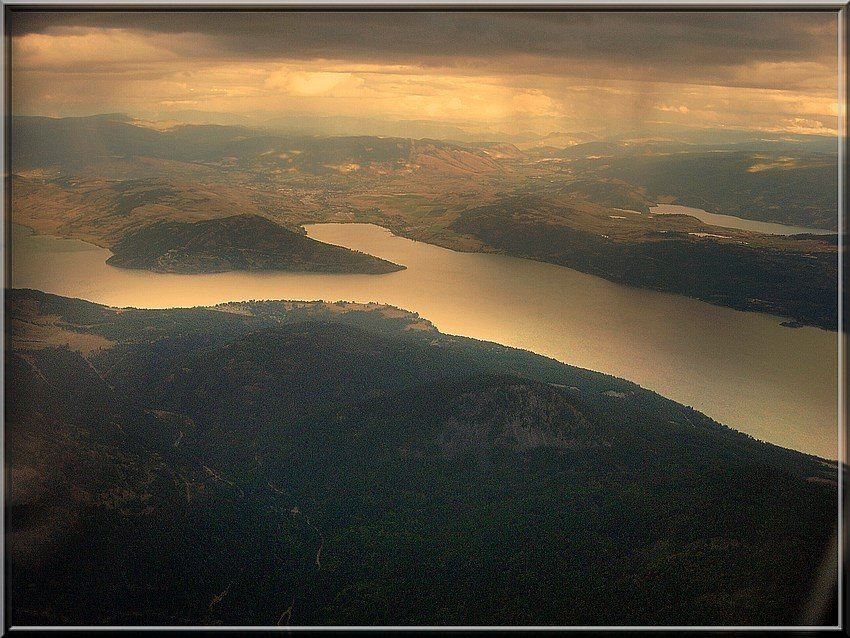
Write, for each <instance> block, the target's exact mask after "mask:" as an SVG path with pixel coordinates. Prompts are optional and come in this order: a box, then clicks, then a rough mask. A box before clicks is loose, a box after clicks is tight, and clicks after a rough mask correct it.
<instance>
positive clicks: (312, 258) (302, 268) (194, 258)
mask: <svg viewBox="0 0 850 638" xmlns="http://www.w3.org/2000/svg"><path fill="white" fill-rule="evenodd" d="M112 252H113V253H114V254H113V256H112V257H110V258H109V259H108V260H107V261H106V263H108V264H109V265H111V266H118V267H120V268H136V269H143V270H151V271H154V272H170V273H214V272H227V271H232V270H249V271H257V270H282V271H295V272H323V273H361V274H384V273H391V272H396V271H399V270H403V269H404V266H400V265H398V264H394V263H392V262H389V261H386V260H384V259H380V258H378V257H373V256H372V255H367V254H365V253H361V252H357V251H354V250H350V249H348V248H344V247H342V246H333V245H331V244H325V243H322V242H319V241H316V240H315V239H310V238H309V237H306V236H305V235H303V234H300V233H298V232H295V231H292V230H288V229H286V228H284V227H283V226H281V225H279V224H277V223H275V222H273V221H271V220H270V219H266V218H265V217H263V216H261V215H253V214H243V215H233V216H231V217H224V218H219V219H210V220H201V221H196V222H181V221H160V222H155V223H153V224H150V225H147V226H145V227H143V228H142V229H141V230H138V231H136V232H131V233H129V234H127V235H126V236H125V237H124V238H122V239H121V240H120V241H118V242H117V243H116V244H115V245H114V246H113V247H112Z"/></svg>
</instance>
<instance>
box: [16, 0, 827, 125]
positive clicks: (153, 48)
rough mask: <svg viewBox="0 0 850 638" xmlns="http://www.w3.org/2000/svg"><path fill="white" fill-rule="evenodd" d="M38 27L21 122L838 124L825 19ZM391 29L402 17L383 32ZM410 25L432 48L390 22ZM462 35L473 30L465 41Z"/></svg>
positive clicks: (21, 40) (101, 21) (23, 84)
mask: <svg viewBox="0 0 850 638" xmlns="http://www.w3.org/2000/svg"><path fill="white" fill-rule="evenodd" d="M39 15H41V14H35V15H32V16H29V17H28V18H27V19H28V20H29V22H28V23H25V24H24V23H22V24H20V25H18V26H17V27H16V26H15V25H14V24H13V33H16V34H17V35H15V37H13V39H12V80H13V86H14V89H15V90H14V91H13V93H12V107H13V112H15V113H26V114H42V115H52V116H62V115H82V114H93V113H101V112H126V113H128V114H131V115H134V116H138V117H145V118H151V117H154V116H160V115H168V114H169V113H171V112H174V113H176V112H179V111H181V110H186V109H192V110H198V111H209V112H216V113H233V114H241V115H250V116H252V117H253V118H255V119H256V120H257V121H261V120H262V119H263V118H264V117H274V116H281V115H299V114H315V115H324V116H329V117H333V116H351V115H355V114H356V115H358V116H370V117H378V118H381V117H383V118H388V119H394V120H407V119H412V120H416V119H432V120H438V121H445V122H452V123H456V124H461V125H465V126H468V127H472V128H475V127H476V126H479V127H481V126H486V127H487V128H488V130H491V129H494V128H495V129H498V128H501V129H502V130H506V131H510V130H525V129H533V130H539V131H544V132H548V131H550V130H563V129H572V130H597V131H598V130H609V129H612V128H620V129H628V128H630V127H632V128H641V127H645V126H650V127H657V126H663V125H665V124H670V125H689V126H726V127H747V128H757V129H763V130H786V131H788V132H817V133H824V134H831V133H833V132H834V131H835V129H836V128H837V117H838V109H839V105H838V101H837V87H836V81H837V77H836V74H837V67H836V55H835V53H836V51H835V50H834V49H835V47H834V39H831V38H830V36H832V35H834V34H835V29H836V28H837V23H836V22H835V21H834V20H828V19H825V18H823V17H822V16H818V15H816V14H803V13H798V14H776V15H773V16H771V17H768V18H762V17H761V16H759V15H757V14H749V13H747V14H737V13H736V14H728V15H726V16H725V18H727V20H726V21H723V20H720V19H719V16H718V14H675V13H672V12H671V13H664V14H657V15H654V16H650V17H646V16H644V14H633V15H631V16H630V19H629V20H626V19H625V18H626V16H624V15H618V14H587V15H578V14H576V15H572V14H571V15H562V14H551V15H550V14H516V15H515V16H514V19H513V20H507V19H503V16H502V15H495V14H494V15H493V16H490V14H455V17H456V19H455V20H453V19H452V14H440V13H434V14H427V15H426V16H424V17H423V16H416V15H408V14H392V15H391V16H390V18H387V17H384V18H381V16H380V15H377V16H376V15H370V16H366V17H364V16H363V15H361V14H347V16H348V21H347V22H346V21H345V20H342V19H341V18H340V16H337V15H335V14H331V13H326V14H311V15H307V14H286V15H285V16H284V17H281V16H282V15H283V14H270V15H269V17H268V19H264V20H260V19H258V18H257V17H256V16H254V17H244V16H242V14H229V18H231V23H230V24H228V23H227V22H226V21H223V20H222V16H216V15H213V14H199V15H197V16H195V17H194V18H193V17H192V14H173V15H172V16H171V19H170V20H165V19H160V18H159V17H157V16H158V15H159V14H144V15H143V16H142V15H141V14H139V17H140V19H139V20H138V21H137V22H133V21H132V20H131V19H130V18H131V17H133V15H135V14H126V13H122V14H109V13H104V14H99V13H98V14H92V15H88V14H85V15H82V14H73V13H68V14H63V13H56V14H45V16H44V17H43V18H39ZM381 15H384V16H386V14H381ZM63 16H66V17H67V19H65V18H63ZM68 16H69V17H68ZM428 16H431V17H430V18H429V19H425V18H427V17H428ZM261 17H265V16H261ZM382 19H383V20H385V21H386V20H390V19H391V22H387V23H386V24H385V30H384V31H381V32H375V31H374V28H375V25H380V24H381V20H382ZM193 20H194V21H193ZM402 23H403V25H404V26H405V28H406V29H408V33H407V34H406V36H407V37H408V38H410V37H415V36H416V33H419V35H421V36H422V37H423V42H424V39H427V38H426V36H427V37H430V38H431V40H430V44H429V46H427V47H426V46H424V44H422V43H419V44H416V43H410V42H407V41H406V40H405V39H403V38H400V37H399V36H398V29H390V28H389V26H388V25H390V24H392V25H401V24H402ZM461 26H466V27H469V26H475V27H476V28H475V29H473V31H471V32H469V34H467V36H466V39H465V41H456V40H458V39H460V38H463V37H464V36H463V34H462V33H461V30H460V27H461ZM767 26H770V27H771V28H772V29H777V28H780V27H782V28H784V29H785V34H784V36H783V37H779V35H777V34H776V33H774V32H773V31H770V32H763V31H764V29H766V28H767ZM756 27H758V28H756ZM275 28H276V29H275ZM367 28H368V29H372V31H371V34H372V35H371V37H370V38H368V39H366V40H362V39H360V36H361V35H363V34H364V33H365V32H366V31H367ZM754 28H756V29H755V30H753V29H754ZM532 33H534V34H535V36H534V37H531V34H532ZM745 33H749V34H750V35H749V36H748V37H747V38H744V37H743V34H745ZM659 38H661V39H660V40H659ZM727 40H728V42H727ZM733 41H734V42H737V43H738V45H739V46H737V47H733V48H734V50H730V49H729V46H727V45H729V44H730V43H732V42H733Z"/></svg>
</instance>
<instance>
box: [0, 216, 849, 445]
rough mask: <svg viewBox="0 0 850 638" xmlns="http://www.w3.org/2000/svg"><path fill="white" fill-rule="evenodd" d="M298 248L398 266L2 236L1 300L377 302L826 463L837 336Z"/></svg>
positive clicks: (593, 283)
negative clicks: (198, 264) (176, 253)
mask: <svg viewBox="0 0 850 638" xmlns="http://www.w3.org/2000/svg"><path fill="white" fill-rule="evenodd" d="M306 228H307V231H308V233H309V235H310V237H313V238H315V239H318V240H321V241H325V242H328V243H332V244H338V245H341V246H347V247H349V248H354V249H357V250H361V251H363V252H366V253H369V254H372V255H376V256H378V257H383V258H385V259H389V260H390V261H394V262H396V263H399V264H404V265H405V266H407V270H404V271H400V272H396V273H390V274H385V275H333V274H305V273H246V272H240V273H218V274H208V275H177V274H155V273H150V272H146V271H134V270H123V269H119V268H114V267H112V266H108V265H106V264H105V263H104V262H105V260H106V259H107V258H108V257H109V256H110V255H111V253H110V252H109V251H108V250H105V249H102V248H98V247H96V246H92V245H91V244H86V243H85V242H82V241H78V240H68V239H57V238H52V237H45V236H37V235H33V234H31V232H30V231H29V230H28V229H26V228H24V227H22V226H17V225H13V228H12V235H13V239H12V251H11V257H12V263H11V265H12V271H11V284H12V286H14V287H21V288H36V289H39V290H43V291H45V292H50V293H55V294H59V295H65V296H69V297H79V298H82V299H88V300H90V301H95V302H98V303H103V304H108V305H111V306H134V307H139V308H168V307H175V306H183V307H185V306H196V305H211V304H216V303H220V302H223V301H229V300H237V301H238V300H247V299H300V300H318V299H322V300H326V301H336V300H347V301H356V302H369V301H376V302H381V303H387V304H392V305H395V306H398V307H401V308H405V309H407V310H412V311H415V312H418V313H419V314H420V315H422V316H423V317H425V318H427V319H429V320H430V321H432V322H433V323H434V324H435V325H436V327H437V328H438V329H439V330H441V331H442V332H446V333H450V334H456V335H464V336H468V337H474V338H476V339H484V340H488V341H495V342H498V343H502V344H505V345H508V346H515V347H518V348H524V349H527V350H531V351H533V352H537V353H540V354H544V355H547V356H550V357H553V358H555V359H558V360H560V361H563V362H566V363H570V364H572V365H576V366H580V367H583V368H589V369H591V370H598V371H601V372H605V373H608V374H612V375H615V376H618V377H623V378H625V379H629V380H631V381H634V382H636V383H638V384H640V385H641V386H643V387H645V388H649V389H652V390H655V391H657V392H659V393H660V394H662V395H664V396H666V397H668V398H671V399H673V400H675V401H679V402H681V403H684V404H686V405H691V406H693V407H694V408H696V409H698V410H700V411H702V412H704V413H706V414H708V415H709V416H711V417H712V418H714V419H716V420H718V421H720V422H722V423H725V424H727V425H729V426H731V427H734V428H736V429H738V430H741V431H743V432H747V433H749V434H751V435H752V436H754V437H756V438H759V439H762V440H765V441H770V442H772V443H776V444H778V445H782V446H785V447H791V448H794V449H798V450H802V451H805V452H810V453H813V454H818V455H820V456H824V457H827V458H830V459H835V458H837V436H838V430H837V400H838V395H837V392H838V383H837V344H838V335H837V333H836V332H829V331H826V330H821V329H818V328H809V327H806V328H800V329H791V328H786V327H782V326H780V325H779V324H780V322H781V321H782V319H780V318H778V317H774V316H770V315H765V314H759V313H747V312H739V311H736V310H731V309H729V308H722V307H719V306H712V305H710V304H706V303H703V302H701V301H697V300H694V299H689V298H687V297H681V296H677V295H671V294H666V293H660V292H655V291H648V290H638V289H634V288H628V287H625V286H621V285H619V284H614V283H611V282H608V281H605V280H604V279H600V278H598V277H593V276H591V275H586V274H583V273H580V272H577V271H575V270H570V269H569V268H563V267H560V266H553V265H550V264H544V263H539V262H534V261H530V260H525V259H517V258H513V257H507V256H502V255H485V254H477V253H459V252H454V251H451V250H448V249H445V248H440V247H437V246H432V245H429V244H424V243H421V242H416V241H412V240H409V239H404V238H402V237H397V236H395V235H393V234H392V233H390V232H389V231H388V230H386V229H384V228H381V227H379V226H374V225H371V224H319V225H311V226H307V227H306Z"/></svg>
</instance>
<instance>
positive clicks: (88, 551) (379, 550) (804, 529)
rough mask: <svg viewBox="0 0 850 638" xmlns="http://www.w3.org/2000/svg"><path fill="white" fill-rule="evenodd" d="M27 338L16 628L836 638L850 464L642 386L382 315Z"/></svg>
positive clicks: (229, 307)
mask: <svg viewBox="0 0 850 638" xmlns="http://www.w3.org/2000/svg"><path fill="white" fill-rule="evenodd" d="M6 331H7V333H6V338H7V341H6V343H7V350H6V354H5V356H6V362H5V373H6V381H7V382H6V384H5V387H6V400H5V405H6V458H7V464H8V465H7V472H8V474H7V476H8V477H9V480H8V483H7V486H8V494H7V518H6V521H7V531H6V543H7V555H6V556H7V557H6V567H7V570H8V580H7V582H8V583H9V589H8V591H7V597H8V598H7V600H8V604H9V607H8V610H9V611H8V613H9V616H8V618H9V622H10V623H11V624H13V625H36V624H37V625H55V624H79V625H101V624H108V623H111V624H122V625H159V624H182V625H185V624H208V625H220V624H223V625H242V624H244V625H251V624H260V625H276V624H277V625H357V624H364V625H375V624H395V625H407V624H424V625H502V624H505V625H508V624H514V625H537V624H557V625H592V624H607V625H637V624H676V625H683V624H684V625H687V624H699V625H712V624H726V625H749V624H756V625H785V624H816V623H818V622H824V623H833V624H834V623H835V622H836V607H835V599H834V598H833V600H832V601H831V602H830V600H829V599H828V596H827V599H825V600H821V599H812V598H811V597H810V596H811V594H812V592H814V591H818V589H817V587H816V582H818V583H819V582H834V581H831V580H830V579H833V578H834V577H835V569H836V565H835V562H834V557H835V551H834V545H833V544H832V543H833V542H834V539H833V532H834V524H835V521H836V504H837V499H836V496H837V493H836V484H835V482H836V479H837V467H836V465H835V464H834V463H828V462H826V461H823V460H822V459H818V458H815V457H811V456H807V455H804V454H801V453H797V452H793V451H790V450H785V449H782V448H778V447H776V446H772V445H768V444H765V443H761V442H759V441H756V440H754V439H752V438H750V437H748V436H746V435H744V434H741V433H738V432H735V431H733V430H730V429H729V428H726V427H724V426H722V425H720V424H718V423H715V422H713V421H712V420H711V419H709V418H707V417H706V416H704V415H702V414H700V413H699V412H696V411H694V410H692V409H690V408H687V407H685V406H682V405H679V404H677V403H674V402H672V401H669V400H667V399H664V398H662V397H660V396H658V395H657V394H654V393H652V392H648V391H646V390H643V389H641V388H640V387H638V386H636V385H634V384H631V383H628V382H626V381H623V380H619V379H616V378H613V377H610V376H606V375H602V374H598V373H594V372H589V371H586V370H581V369H577V368H573V367H570V366H567V365H563V364H560V363H558V362H556V361H553V360H551V359H546V358H544V357H540V356H537V355H533V354H531V353H528V352H523V351H519V350H513V349H510V348H506V347H502V346H497V345H495V344H490V343H486V342H479V341H474V340H471V339H464V338H457V337H452V336H448V335H443V334H441V333H439V332H438V331H437V330H436V329H435V328H434V327H433V326H432V325H431V324H429V323H428V322H427V321H426V320H424V319H422V318H420V317H418V316H416V315H413V314H410V313H407V312H404V311H401V310H398V309H395V308H390V307H386V306H380V305H377V304H366V305H358V304H350V303H342V302H339V303H334V304H325V303H305V302H258V303H229V304H224V305H222V306H218V307H215V308H195V309H174V310H133V309H112V308H108V307H104V306H99V305H96V304H91V303H88V302H84V301H80V300H74V299H67V298H62V297H57V296H53V295H47V294H44V293H40V292H37V291H31V290H8V291H7V293H6ZM819 579H820V580H819Z"/></svg>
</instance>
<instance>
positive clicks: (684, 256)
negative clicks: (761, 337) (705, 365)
mask: <svg viewBox="0 0 850 638" xmlns="http://www.w3.org/2000/svg"><path fill="white" fill-rule="evenodd" d="M608 212H611V211H603V214H601V215H600V214H593V213H592V212H591V213H588V212H586V211H583V210H582V209H581V208H580V207H579V206H575V205H569V204H568V203H566V204H565V203H560V202H558V201H553V200H552V199H549V198H543V197H539V196H524V197H512V198H506V199H504V200H502V201H499V202H497V203H495V204H490V205H487V206H480V207H476V208H471V209H469V210H466V211H464V212H463V213H461V214H460V215H459V216H458V218H457V219H456V220H455V221H454V222H452V224H451V225H450V228H451V229H452V230H454V231H455V232H458V233H463V234H465V235H468V236H470V237H473V238H475V239H477V240H478V241H480V242H482V244H483V245H486V246H490V247H493V248H496V249H499V250H501V251H504V252H505V253H507V254H509V255H515V256H518V257H526V258H530V259H536V260H539V261H545V262H549V263H553V264H558V265H561V266H567V267H569V268H574V269H576V270H580V271H582V272H587V273H590V274H593V275H596V276H599V277H604V278H605V279H608V280H610V281H615V282H618V283H623V284H627V285H630V286H636V287H640V288H650V289H653V290H661V291H664V292H673V293H678V294H682V295H688V296H689V297H696V298H697V299H701V300H703V301H707V302H709V303H713V304H717V305H723V306H729V307H732V308H735V309H738V310H751V311H758V312H768V313H771V314H774V315H779V316H782V317H790V318H793V319H794V320H796V321H798V322H799V323H801V324H805V325H813V326H818V327H821V328H826V329H830V330H836V329H837V328H838V258H837V254H836V250H835V249H836V238H835V236H817V235H797V236H791V237H779V236H770V235H761V234H759V233H751V232H747V231H736V230H734V229H716V228H714V227H711V226H708V225H706V224H703V223H701V222H699V221H698V220H696V219H695V218H692V217H688V216H685V215H674V216H669V218H668V219H663V218H660V217H664V216H657V215H656V216H648V215H641V214H633V213H628V212H626V213H625V214H623V212H622V211H620V212H619V214H617V215H609V214H606V213H608ZM720 232H722V235H721V234H718V233H720Z"/></svg>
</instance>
